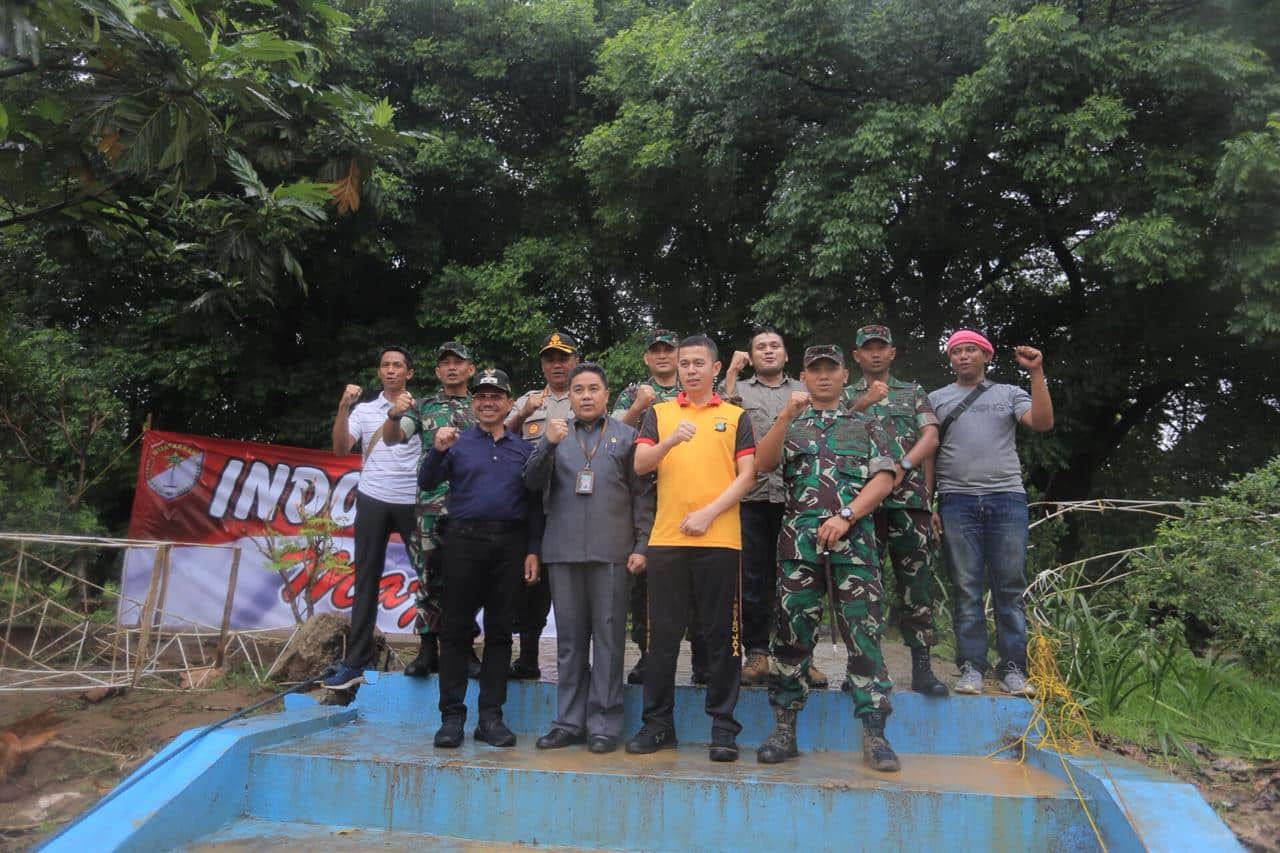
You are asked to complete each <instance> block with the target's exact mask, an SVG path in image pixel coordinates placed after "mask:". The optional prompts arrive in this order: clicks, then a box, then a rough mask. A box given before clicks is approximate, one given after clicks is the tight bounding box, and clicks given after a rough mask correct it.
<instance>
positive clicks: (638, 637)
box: [630, 573, 707, 672]
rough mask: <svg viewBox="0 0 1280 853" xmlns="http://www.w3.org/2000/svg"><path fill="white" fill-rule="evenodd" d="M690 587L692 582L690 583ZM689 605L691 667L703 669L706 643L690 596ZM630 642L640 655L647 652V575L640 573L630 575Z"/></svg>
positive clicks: (704, 666)
mask: <svg viewBox="0 0 1280 853" xmlns="http://www.w3.org/2000/svg"><path fill="white" fill-rule="evenodd" d="M689 588H690V589H692V588H693V587H692V583H691V584H690V587H689ZM689 601H690V607H689V629H688V633H687V636H688V638H689V648H690V650H691V651H692V652H693V668H694V670H695V671H699V672H700V671H703V670H705V669H706V668H707V644H706V643H705V642H704V641H703V639H702V627H701V626H700V625H699V624H698V611H697V608H696V607H693V599H692V598H690V599H689ZM630 606H631V642H633V643H635V644H636V646H637V647H638V648H639V649H640V654H641V656H644V655H646V654H648V653H649V575H648V574H647V573H642V574H638V575H632V576H631V604H630Z"/></svg>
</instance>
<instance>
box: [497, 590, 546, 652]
mask: <svg viewBox="0 0 1280 853" xmlns="http://www.w3.org/2000/svg"><path fill="white" fill-rule="evenodd" d="M514 605H515V611H514V612H513V613H512V614H511V623H512V626H513V630H514V631H515V632H516V633H517V634H519V635H520V637H521V638H522V639H521V641H520V653H521V654H529V652H527V651H525V648H524V639H523V638H524V637H527V636H530V635H532V637H533V640H534V646H535V648H536V646H537V640H538V638H539V637H541V636H542V629H543V628H546V627H547V614H548V613H550V612H551V582H550V573H549V572H543V573H542V577H540V578H538V582H537V583H535V584H533V585H532V586H526V585H525V584H524V583H521V585H520V589H519V590H517V592H516V598H515V602H514ZM488 633H489V632H488V631H486V632H485V636H486V637H487V636H488Z"/></svg>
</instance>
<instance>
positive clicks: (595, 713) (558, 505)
mask: <svg viewBox="0 0 1280 853" xmlns="http://www.w3.org/2000/svg"><path fill="white" fill-rule="evenodd" d="M608 402H609V386H608V382H607V381H606V379H605V374H604V370H602V369H601V368H600V366H599V365H597V364H590V363H584V364H580V365H578V366H577V367H575V368H574V370H573V372H572V374H571V375H570V379H569V406H570V409H571V411H572V413H573V417H572V418H571V419H569V420H563V419H557V418H553V419H550V420H548V421H547V424H546V428H545V430H544V431H543V434H542V437H541V438H540V439H538V442H537V444H536V445H535V446H534V450H533V455H532V456H530V457H529V460H528V462H526V463H525V469H524V479H525V485H526V486H527V487H528V488H529V489H530V490H532V491H534V492H537V491H539V490H542V489H543V488H544V487H545V486H547V485H548V484H550V488H549V496H548V498H547V501H546V510H547V516H546V530H545V532H544V533H543V538H542V541H543V547H542V560H543V562H544V563H545V564H546V565H547V567H548V571H549V572H550V579H551V595H552V600H553V602H554V605H555V614H556V663H557V668H558V670H559V674H558V685H557V688H556V696H557V706H558V707H557V711H558V713H557V717H556V719H555V721H554V722H553V723H552V727H551V731H549V732H547V733H546V734H545V735H543V736H542V737H540V738H538V748H539V749H559V748H561V747H566V746H569V745H571V744H577V743H583V742H584V741H585V742H586V743H587V748H588V749H590V750H591V751H592V752H597V753H604V752H613V751H614V750H615V749H617V748H618V738H619V736H620V735H621V733H622V653H623V647H624V643H625V639H626V629H627V598H628V589H629V578H628V573H629V572H630V573H633V574H638V573H640V572H643V571H644V568H645V549H646V547H647V545H648V541H649V529H650V528H651V527H652V526H653V512H654V493H653V478H651V477H642V476H640V475H639V474H637V473H636V470H635V464H634V457H635V439H636V434H637V433H636V431H635V429H633V428H632V427H629V426H627V425H626V424H624V423H622V422H621V421H619V420H615V419H614V418H611V417H609V416H608V409H607V407H608ZM588 648H590V651H591V654H590V655H588Z"/></svg>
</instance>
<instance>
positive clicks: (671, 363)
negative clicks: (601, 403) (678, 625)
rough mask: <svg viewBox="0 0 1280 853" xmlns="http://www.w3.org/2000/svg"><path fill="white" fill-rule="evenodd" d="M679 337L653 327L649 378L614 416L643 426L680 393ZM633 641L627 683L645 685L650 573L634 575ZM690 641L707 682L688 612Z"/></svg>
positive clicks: (626, 394) (697, 672)
mask: <svg viewBox="0 0 1280 853" xmlns="http://www.w3.org/2000/svg"><path fill="white" fill-rule="evenodd" d="M679 343H680V336H679V335H678V334H676V333H675V332H673V331H671V330H670V329H654V330H653V331H652V332H650V333H649V337H648V339H647V340H646V342H645V348H644V366H645V367H647V368H649V378H648V379H645V380H644V381H643V382H632V383H631V384H630V385H628V386H627V387H626V388H624V389H622V392H621V393H619V394H618V399H617V400H616V401H615V402H614V404H613V416H614V417H615V418H617V419H618V420H620V421H622V422H623V423H624V424H626V425H627V426H630V427H635V428H636V429H639V428H640V423H641V421H643V420H644V414H645V412H647V411H649V409H650V408H652V407H653V404H654V403H665V402H666V401H667V400H674V399H675V398H676V395H677V394H679V393H680V379H679V377H678V376H677V375H676V347H677V346H678V345H679ZM630 609H631V641H632V642H633V643H635V644H636V646H637V647H639V649H640V660H638V661H636V665H635V666H634V667H632V669H631V672H629V673H627V683H628V684H643V683H644V669H645V664H646V663H647V662H648V661H647V656H648V652H649V637H648V625H649V576H648V575H646V574H643V573H641V574H638V575H632V576H631V602H630ZM689 642H690V645H691V646H692V647H693V681H694V683H695V684H706V683H707V657H706V649H704V648H703V646H702V640H701V635H700V634H699V632H698V622H697V619H696V614H694V613H690V615H689Z"/></svg>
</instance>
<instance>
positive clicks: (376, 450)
mask: <svg viewBox="0 0 1280 853" xmlns="http://www.w3.org/2000/svg"><path fill="white" fill-rule="evenodd" d="M390 408H391V401H390V400H388V399H387V398H386V397H385V396H384V395H382V394H379V395H378V396H377V397H375V398H373V399H372V400H369V401H367V402H364V403H357V404H356V405H354V406H352V407H351V411H350V413H349V414H348V415H347V432H348V434H350V436H351V437H352V438H353V439H355V440H356V441H358V442H359V444H360V452H361V453H362V454H364V466H363V468H361V470H360V485H359V486H358V487H357V489H358V491H359V492H360V493H361V494H362V495H367V496H368V497H371V498H373V499H374V500H378V501H382V502H384V503H389V504H412V503H414V502H415V501H417V499H418V457H419V456H420V455H421V454H422V441H421V440H420V439H419V438H418V437H417V436H412V437H410V439H409V440H408V441H407V442H405V443H403V444H396V445H389V444H387V443H386V442H385V441H383V440H382V437H381V436H380V435H378V431H379V430H381V429H382V428H383V425H384V424H386V422H387V411H388V410H390ZM374 436H378V440H377V442H376V443H375V442H374V440H373V439H374ZM370 447H372V448H373V449H372V450H369V448H370Z"/></svg>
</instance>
